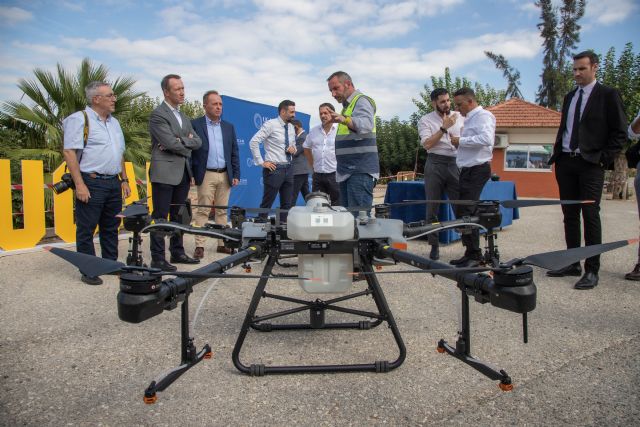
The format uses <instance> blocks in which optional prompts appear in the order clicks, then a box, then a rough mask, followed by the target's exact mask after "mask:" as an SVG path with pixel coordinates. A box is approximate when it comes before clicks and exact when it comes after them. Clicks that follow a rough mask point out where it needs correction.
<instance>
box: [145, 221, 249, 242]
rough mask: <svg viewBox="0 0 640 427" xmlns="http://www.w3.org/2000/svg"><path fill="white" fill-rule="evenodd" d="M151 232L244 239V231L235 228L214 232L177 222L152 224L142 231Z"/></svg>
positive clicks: (234, 239) (235, 239)
mask: <svg viewBox="0 0 640 427" xmlns="http://www.w3.org/2000/svg"><path fill="white" fill-rule="evenodd" d="M150 231H164V232H167V231H169V232H183V233H187V234H194V235H197V236H207V237H215V238H219V237H222V238H223V239H228V240H233V241H240V239H241V238H242V231H241V230H237V229H235V228H227V229H220V230H215V231H214V230H212V229H208V228H202V227H192V226H190V225H184V224H178V223H175V222H159V223H155V224H150V225H148V226H146V227H145V228H143V229H142V230H141V232H142V233H147V232H150Z"/></svg>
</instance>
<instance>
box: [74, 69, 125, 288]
mask: <svg viewBox="0 0 640 427" xmlns="http://www.w3.org/2000/svg"><path fill="white" fill-rule="evenodd" d="M85 95H86V97H87V104H88V106H87V108H86V109H85V110H84V111H77V112H75V113H73V114H72V115H70V116H69V117H67V118H66V119H64V121H63V122H62V126H63V130H64V151H63V154H64V159H65V161H66V162H67V168H69V173H71V176H72V178H73V182H74V184H75V195H76V199H77V201H76V209H75V214H76V250H77V251H78V252H81V253H85V254H89V255H95V253H96V252H95V248H94V246H93V234H94V233H95V231H96V227H98V226H99V235H100V250H101V252H102V258H106V259H111V260H116V259H118V226H119V225H120V219H118V218H116V215H117V214H118V213H119V212H120V210H121V209H122V197H123V195H124V197H125V198H126V197H128V196H129V194H130V191H131V190H130V189H129V183H128V182H127V176H126V171H125V168H124V157H123V154H124V148H125V147H124V135H123V134H122V129H121V128H120V124H119V123H118V120H116V118H115V117H113V116H112V115H111V114H112V113H113V112H114V111H115V109H116V96H115V95H114V93H113V90H112V89H111V87H110V86H109V85H108V84H106V83H104V82H91V83H89V84H88V85H87V87H86V88H85ZM87 127H88V134H87V135H86V136H85V128H87ZM85 139H86V142H85ZM81 280H82V281H83V282H84V283H86V284H88V285H101V284H102V279H100V278H99V277H88V276H85V275H82V278H81Z"/></svg>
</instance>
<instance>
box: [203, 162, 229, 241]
mask: <svg viewBox="0 0 640 427" xmlns="http://www.w3.org/2000/svg"><path fill="white" fill-rule="evenodd" d="M230 193H231V185H230V184H229V176H228V175H227V172H212V171H206V172H205V174H204V179H203V180H202V184H200V185H198V204H199V205H212V204H213V203H214V201H215V204H216V205H218V206H226V205H227V204H228V203H229V194H230ZM209 212H211V208H197V209H196V211H195V218H194V219H195V221H196V225H197V226H198V227H202V226H204V225H205V224H206V223H207V221H208V220H209ZM215 218H216V219H215V221H216V224H220V225H226V224H227V210H226V209H216V214H215ZM207 239H210V237H205V236H195V241H196V247H204V243H205V242H206V241H207ZM214 243H216V244H217V243H218V241H217V239H216V240H214ZM220 246H222V242H220Z"/></svg>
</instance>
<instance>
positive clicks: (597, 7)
mask: <svg viewBox="0 0 640 427" xmlns="http://www.w3.org/2000/svg"><path fill="white" fill-rule="evenodd" d="M555 3H556V4H559V3H560V0H557V1H556V2H555ZM539 16H540V12H539V9H538V8H537V7H536V6H535V4H534V2H533V1H529V0H400V1H385V0H357V1H355V0H323V1H316V0H201V1H194V2H191V1H182V2H175V1H168V0H155V1H145V0H139V1H133V0H131V1H130V0H102V1H79V0H58V1H46V0H22V1H4V0H0V101H7V100H18V99H20V95H21V92H20V91H19V89H18V88H17V87H16V84H17V82H18V80H19V79H20V78H27V79H31V78H32V76H33V74H32V70H33V69H34V68H43V69H49V70H55V67H56V64H57V63H60V64H62V66H63V67H64V68H66V69H67V70H69V71H75V70H76V69H77V67H78V65H79V64H80V61H81V60H82V59H83V58H85V57H88V58H90V59H91V60H92V61H94V63H96V64H104V65H106V66H107V67H108V68H109V70H110V76H111V77H112V78H115V77H117V76H119V75H127V76H131V77H133V78H135V79H136V80H137V84H136V86H135V89H136V90H139V91H146V92H147V93H148V95H150V96H152V97H156V96H161V95H162V94H161V90H160V80H161V79H162V77H163V76H164V75H166V74H169V73H176V74H179V75H181V76H182V78H183V82H184V84H185V90H186V97H187V98H188V99H191V100H199V99H201V96H202V94H203V93H204V92H205V91H206V90H209V89H216V90H218V91H219V92H220V93H222V94H224V95H229V96H233V97H237V98H242V99H246V100H249V101H254V102H260V103H265V104H271V105H277V104H278V103H279V102H280V101H281V100H283V99H291V100H293V101H294V102H296V108H297V110H298V111H302V112H306V113H309V114H311V115H312V124H317V123H319V119H318V118H317V107H318V105H319V104H321V103H323V102H333V103H334V105H336V104H337V103H336V102H335V100H333V99H332V98H331V95H330V93H329V91H328V89H327V83H326V79H327V77H328V76H329V75H330V74H331V73H332V72H334V71H338V70H342V71H346V72H348V73H349V74H350V75H351V77H352V78H353V81H354V84H355V86H356V88H358V89H360V90H361V91H362V92H364V93H365V94H367V95H369V96H371V97H373V98H374V99H375V101H376V103H377V106H378V115H379V116H380V117H382V118H383V119H391V118H392V117H394V116H398V117H399V118H400V119H403V120H405V119H408V118H409V116H410V115H411V113H413V112H415V111H416V107H415V105H414V104H413V102H412V98H417V97H419V93H420V91H421V90H423V85H424V84H425V83H429V84H430V77H431V76H432V75H433V76H441V75H443V73H444V69H445V67H449V68H450V69H451V72H452V74H453V76H459V77H467V78H468V79H470V80H472V81H479V82H481V83H483V84H484V83H488V84H490V85H492V86H493V87H495V88H498V89H504V88H506V81H505V80H504V78H503V77H502V72H501V71H499V70H497V69H496V68H495V67H494V65H493V63H492V62H491V61H490V60H489V59H488V58H486V56H485V55H484V51H485V50H491V51H493V52H494V53H497V54H502V55H504V56H505V57H506V58H507V59H508V60H509V61H510V63H511V65H512V66H514V67H515V68H517V69H518V70H519V71H520V73H521V86H520V87H521V90H522V92H523V94H524V97H525V99H527V100H529V101H532V102H535V93H536V90H537V88H538V85H539V84H540V77H539V75H540V72H541V68H542V46H541V44H542V39H541V38H540V36H539V30H538V29H537V27H536V25H537V23H538V22H539V21H540V17H539ZM580 24H581V25H582V30H581V41H580V43H579V45H578V48H577V50H578V51H580V50H585V49H594V50H595V51H596V52H598V53H605V52H606V51H607V50H608V49H609V48H610V47H615V49H616V52H618V53H619V52H620V51H621V50H622V49H623V48H624V45H625V43H627V42H633V43H634V51H635V52H636V53H638V52H640V30H639V29H638V28H640V0H606V1H605V0H597V1H596V0H588V1H587V8H586V13H585V16H584V17H583V18H582V19H581V21H580ZM336 106H337V105H336Z"/></svg>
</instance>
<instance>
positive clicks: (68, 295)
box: [0, 201, 640, 426]
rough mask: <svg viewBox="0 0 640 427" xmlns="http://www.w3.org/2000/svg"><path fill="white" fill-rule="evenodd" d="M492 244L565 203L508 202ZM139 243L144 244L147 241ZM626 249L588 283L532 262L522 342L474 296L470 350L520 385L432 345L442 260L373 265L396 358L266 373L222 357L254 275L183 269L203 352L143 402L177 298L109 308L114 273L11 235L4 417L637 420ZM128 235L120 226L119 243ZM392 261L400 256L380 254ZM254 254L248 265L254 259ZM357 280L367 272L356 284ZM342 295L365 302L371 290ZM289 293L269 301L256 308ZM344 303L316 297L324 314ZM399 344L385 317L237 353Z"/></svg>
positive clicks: (514, 322)
mask: <svg viewBox="0 0 640 427" xmlns="http://www.w3.org/2000/svg"><path fill="white" fill-rule="evenodd" d="M602 219H603V230H604V233H603V235H604V239H603V240H604V241H605V242H609V241H616V240H622V239H629V238H635V237H637V235H638V213H637V209H636V204H635V201H604V202H603V205H602ZM498 244H499V249H500V253H501V256H502V260H508V259H510V258H514V257H524V256H526V255H530V254H532V253H534V252H546V251H552V250H559V249H563V248H564V238H563V228H562V215H561V211H560V208H559V207H557V206H551V207H533V208H527V209H521V210H520V219H519V220H516V221H514V223H513V225H512V226H510V227H507V228H505V229H504V230H502V231H501V232H500V233H499V234H498ZM143 246H144V248H145V253H144V256H145V259H146V260H148V259H149V254H148V241H146V240H145V243H144V244H143ZM185 246H186V248H187V252H188V253H191V252H192V251H193V238H192V237H190V236H188V237H185ZM213 249H214V246H213V243H211V244H210V245H208V246H207V247H206V256H205V261H206V262H210V261H213V260H215V259H219V258H221V257H222V255H220V254H216V253H214V251H213ZM428 249H429V248H428V245H427V244H426V243H425V242H423V241H412V242H411V243H410V244H409V250H410V251H411V252H414V253H417V254H422V255H424V256H426V255H427V254H428ZM637 249H638V248H637V245H633V246H627V247H624V248H621V249H618V250H615V251H612V252H609V253H606V254H604V255H603V256H602V268H601V271H600V284H599V286H598V287H596V288H595V289H593V290H590V291H578V290H574V289H573V283H574V282H575V280H576V279H577V278H548V277H546V276H545V274H544V270H542V269H540V268H534V280H535V283H536V285H537V289H538V294H537V307H536V309H535V311H533V312H532V313H530V314H529V343H527V344H524V343H523V342H522V327H521V318H520V316H519V315H517V314H515V313H511V312H507V311H504V310H500V309H498V308H496V307H493V306H491V305H490V304H483V305H481V304H478V303H476V302H474V301H473V300H471V321H472V323H471V326H472V353H473V354H474V355H475V356H476V357H477V358H478V359H480V360H483V361H486V362H489V363H491V364H492V365H494V366H496V367H498V368H500V369H504V370H505V371H506V372H507V373H508V374H509V375H510V377H511V378H512V379H513V383H514V386H515V387H514V389H513V391H510V392H504V391H502V390H500V389H499V388H498V387H497V382H496V381H492V380H490V379H488V378H487V377H485V376H484V375H482V374H480V373H479V372H477V371H475V370H474V369H472V368H470V367H469V366H467V365H465V364H463V363H461V362H460V361H458V360H456V359H455V358H453V357H451V356H449V355H442V354H439V353H438V352H436V343H437V341H438V340H439V339H440V338H445V339H447V340H449V341H450V342H454V341H455V336H456V331H457V329H458V314H457V306H458V304H459V298H460V296H459V291H457V289H456V287H455V284H454V282H452V281H449V280H447V279H445V278H442V277H435V278H434V277H432V276H431V275H428V274H421V275H414V274H392V275H384V276H380V282H381V284H382V289H383V290H384V292H385V295H386V298H387V301H388V302H389V305H390V307H391V310H392V312H393V315H394V316H395V319H396V321H397V323H398V327H399V329H400V332H401V334H402V337H403V339H404V342H405V344H406V347H407V358H406V361H405V362H404V364H403V365H402V366H400V367H399V368H398V369H395V370H393V371H391V372H388V373H342V374H295V375H268V376H263V377H250V376H248V375H245V374H242V373H240V372H239V371H238V370H236V369H235V367H234V366H233V363H232V361H231V352H232V350H233V347H234V344H235V341H236V338H237V336H238V332H239V330H240V326H241V324H242V321H243V318H244V316H245V313H246V310H247V308H248V304H249V301H250V299H251V295H252V293H253V291H254V289H255V285H256V281H255V280H253V279H233V280H232V279H224V280H218V281H216V280H208V281H206V282H203V283H201V284H199V285H197V286H196V287H195V289H194V293H193V295H192V297H191V304H190V307H191V310H190V311H191V318H192V319H193V317H194V316H195V314H196V312H198V317H197V319H196V322H195V330H194V331H193V332H194V333H193V335H194V337H195V343H196V345H197V346H198V347H201V346H202V345H203V344H204V343H209V344H210V345H211V346H212V348H213V350H214V352H215V354H214V357H213V358H212V359H210V360H205V361H203V362H201V363H200V364H198V365H197V366H195V367H193V368H192V369H191V370H190V371H189V372H187V373H186V374H184V375H183V376H182V377H181V378H180V379H179V380H177V381H176V382H175V383H174V384H173V385H171V386H170V387H169V388H168V389H166V390H165V391H163V392H161V393H158V401H157V402H156V403H155V404H153V405H147V404H145V403H144V402H143V399H142V396H143V392H144V390H145V388H146V387H147V386H148V385H149V383H150V382H151V381H152V380H153V379H156V378H157V377H158V376H159V375H161V374H162V373H163V372H166V371H167V370H169V369H171V368H173V367H175V366H177V365H178V364H179V361H180V350H179V342H180V310H179V309H176V310H173V311H168V312H164V313H162V314H161V315H159V316H156V317H153V318H152V319H150V320H148V321H146V322H143V323H140V324H128V323H125V322H122V321H120V320H119V318H118V314H117V305H116V296H117V293H118V281H117V278H116V277H113V276H108V277H105V284H104V285H102V286H88V285H85V284H83V283H82V282H80V280H79V274H78V272H77V270H75V269H74V267H72V266H71V265H68V264H66V263H65V262H64V261H63V260H61V259H59V258H57V257H55V256H54V255H52V254H50V253H48V252H46V251H43V250H38V251H34V252H30V253H25V254H16V255H12V254H8V253H5V254H3V255H2V256H1V257H0V273H1V274H0V289H1V290H2V294H3V295H2V298H0V372H1V374H0V375H1V377H0V424H2V425H8V426H16V425H56V426H57V425H127V426H129V425H215V426H218V425H220V426H222V425H239V426H245V425H246V426H249V425H251V426H253V425H269V426H271V425H277V426H281V425H314V426H318V425H320V426H322V425H332V426H333V425H354V426H365V425H366V426H369V425H463V424H464V425H487V426H489V425H491V426H501V425H560V424H568V425H638V424H640V363H639V362H640V356H639V355H640V282H630V281H625V280H624V279H623V276H624V273H626V272H628V271H630V270H631V269H632V268H633V266H634V264H635V262H636V258H637ZM126 250H127V241H126V240H122V241H121V242H120V254H121V259H123V257H124V255H125V254H126ZM461 252H462V248H461V245H460V243H454V244H451V245H448V246H443V247H442V249H441V255H442V259H443V260H444V261H447V260H450V259H452V258H457V257H459V256H460V255H461ZM292 261H295V260H292ZM392 268H393V269H395V268H401V269H408V268H409V267H407V266H398V267H387V269H392ZM236 270H239V269H236ZM236 270H233V271H236ZM259 271H260V267H259V266H254V270H253V272H254V273H256V272H259ZM278 271H279V272H283V273H293V272H295V270H292V269H285V268H281V267H278ZM361 287H362V282H356V283H355V284H354V289H360V288H361ZM267 290H268V291H270V292H274V293H279V294H282V295H289V296H291V297H294V298H304V299H315V298H316V296H315V295H311V296H309V295H305V294H304V293H303V292H302V291H301V290H300V288H299V287H298V286H297V284H296V283H295V282H285V281H279V282H275V281H274V283H273V284H271V283H270V284H269V286H268V287H267ZM206 293H208V297H207V299H206V300H204V301H202V297H203V296H204V295H205V294H206ZM345 304H346V303H345ZM350 304H351V303H350ZM352 304H353V306H355V307H359V308H364V309H372V308H373V307H372V305H373V304H372V301H371V299H370V298H361V299H359V300H355V301H353V302H352ZM198 306H200V309H199V310H198ZM346 306H350V305H348V304H346ZM287 307H290V306H289V305H287V303H284V302H273V301H265V302H264V303H261V305H260V307H259V312H261V313H264V312H268V311H270V310H271V309H278V308H287ZM296 316H297V317H295V316H294V318H295V319H298V320H304V319H305V317H304V316H302V315H296ZM346 318H348V315H346V314H343V313H337V314H336V313H328V314H327V320H328V321H329V320H336V319H337V320H341V319H346ZM396 355H397V350H396V348H395V346H394V342H393V339H392V338H391V334H390V330H389V329H388V328H386V327H384V326H383V327H379V328H374V329H371V330H302V331H289V332H285V331H273V332H257V331H250V332H249V335H248V338H247V341H246V343H245V346H244V347H243V350H242V353H241V358H242V360H243V362H245V363H246V364H251V363H265V364H304V363H370V362H373V361H375V360H393V359H394V358H395V357H396Z"/></svg>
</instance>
